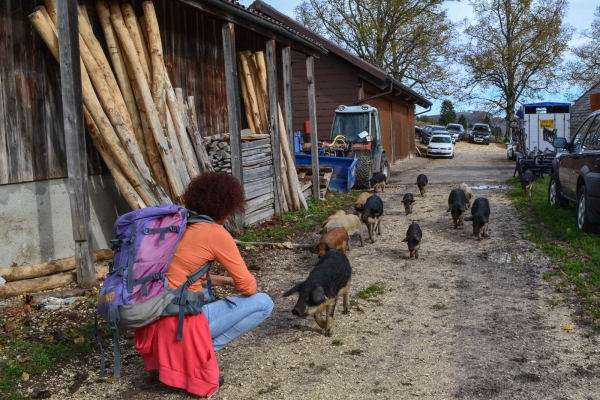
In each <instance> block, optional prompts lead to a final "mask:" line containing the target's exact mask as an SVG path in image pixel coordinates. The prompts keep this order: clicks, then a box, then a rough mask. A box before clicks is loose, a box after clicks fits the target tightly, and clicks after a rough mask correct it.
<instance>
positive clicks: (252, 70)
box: [237, 50, 308, 211]
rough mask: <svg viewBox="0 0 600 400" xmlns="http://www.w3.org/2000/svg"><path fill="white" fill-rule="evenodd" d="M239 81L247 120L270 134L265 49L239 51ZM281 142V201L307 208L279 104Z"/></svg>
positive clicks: (259, 131)
mask: <svg viewBox="0 0 600 400" xmlns="http://www.w3.org/2000/svg"><path fill="white" fill-rule="evenodd" d="M237 58H238V69H239V75H240V83H241V85H240V86H241V88H242V97H243V100H244V108H245V110H246V121H247V123H248V126H249V128H250V130H251V131H253V132H255V133H257V134H269V105H270V102H269V94H268V93H269V92H268V89H267V69H266V63H265V55H264V53H263V52H262V51H257V52H255V53H252V52H251V51H249V50H247V51H240V52H238V53H237ZM277 118H278V121H279V132H276V134H279V143H280V155H281V157H280V158H281V165H280V166H278V167H280V168H281V182H282V189H283V190H280V192H281V193H282V196H283V198H282V199H281V200H283V201H281V203H282V204H283V205H284V209H286V210H287V209H289V210H293V211H297V210H300V208H301V207H304V208H305V209H307V208H308V206H307V204H306V200H305V198H304V195H303V194H302V191H301V189H300V183H299V181H298V175H297V174H296V168H295V167H294V165H295V164H294V158H293V154H292V153H291V151H290V146H289V142H288V138H287V134H286V129H285V122H284V120H283V114H282V112H281V106H278V116H277Z"/></svg>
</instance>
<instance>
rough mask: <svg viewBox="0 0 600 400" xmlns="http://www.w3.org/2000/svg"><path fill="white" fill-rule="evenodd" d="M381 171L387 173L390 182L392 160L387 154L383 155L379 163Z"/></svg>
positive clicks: (387, 179)
mask: <svg viewBox="0 0 600 400" xmlns="http://www.w3.org/2000/svg"><path fill="white" fill-rule="evenodd" d="M379 166H380V167H379V172H381V173H382V174H384V175H385V177H386V181H387V182H388V183H389V182H390V174H391V173H392V172H391V170H390V162H389V161H388V159H387V157H386V156H383V155H382V156H381V163H380V164H379Z"/></svg>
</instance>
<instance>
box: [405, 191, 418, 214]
mask: <svg viewBox="0 0 600 400" xmlns="http://www.w3.org/2000/svg"><path fill="white" fill-rule="evenodd" d="M414 202H415V198H414V196H413V194H412V193H406V194H405V195H404V197H403V198H402V203H403V204H404V212H405V213H406V215H408V214H411V213H412V205H413V203H414Z"/></svg>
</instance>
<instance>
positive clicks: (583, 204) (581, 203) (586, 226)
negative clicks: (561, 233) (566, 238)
mask: <svg viewBox="0 0 600 400" xmlns="http://www.w3.org/2000/svg"><path fill="white" fill-rule="evenodd" d="M587 207H588V198H587V191H586V190H585V186H582V187H581V188H580V189H579V195H578V196H577V227H578V228H579V229H581V230H582V231H584V232H591V231H592V228H593V226H592V224H591V223H590V221H589V220H588V216H587Z"/></svg>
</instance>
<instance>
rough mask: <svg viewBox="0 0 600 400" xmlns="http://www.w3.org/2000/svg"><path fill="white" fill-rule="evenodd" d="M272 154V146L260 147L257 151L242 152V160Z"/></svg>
mask: <svg viewBox="0 0 600 400" xmlns="http://www.w3.org/2000/svg"><path fill="white" fill-rule="evenodd" d="M261 153H263V154H271V146H265V147H259V148H257V149H251V150H244V151H242V158H246V157H249V156H253V155H255V154H261Z"/></svg>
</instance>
